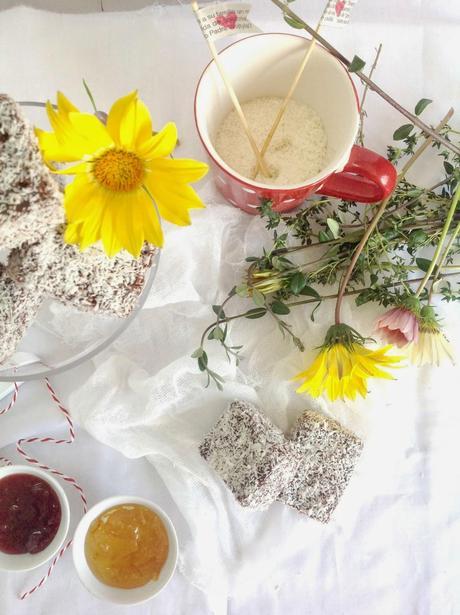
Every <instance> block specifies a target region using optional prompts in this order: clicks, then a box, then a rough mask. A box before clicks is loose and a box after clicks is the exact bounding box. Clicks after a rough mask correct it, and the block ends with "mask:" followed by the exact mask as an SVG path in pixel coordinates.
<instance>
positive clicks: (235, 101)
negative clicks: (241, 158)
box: [192, 0, 270, 177]
mask: <svg viewBox="0 0 460 615" xmlns="http://www.w3.org/2000/svg"><path fill="white" fill-rule="evenodd" d="M192 9H193V10H194V12H195V14H196V16H197V18H198V10H199V6H198V2H197V1H196V0H192ZM205 38H206V37H205ZM206 42H207V43H208V47H209V50H210V52H211V55H212V57H213V58H214V62H215V63H216V66H217V69H218V71H219V73H220V76H221V77H222V81H223V82H224V84H225V87H226V88H227V91H228V94H229V96H230V100H231V101H232V103H233V106H234V107H235V111H236V112H237V114H238V117H239V118H240V121H241V124H242V125H243V128H244V131H245V133H246V136H247V138H248V141H249V144H250V145H251V148H252V151H253V152H254V155H255V157H256V161H257V167H256V168H257V170H258V169H260V170H261V171H262V173H263V175H265V177H270V172H269V170H268V168H267V166H266V164H265V162H264V160H263V157H262V155H261V153H260V151H259V148H258V147H257V143H256V142H255V140H254V137H253V136H252V133H251V130H250V128H249V124H248V121H247V119H246V116H245V115H244V113H243V109H242V108H241V105H240V101H239V100H238V97H237V95H236V92H235V90H234V89H233V86H232V84H231V83H230V80H229V78H228V75H227V73H226V71H225V70H224V67H223V66H222V64H221V63H220V60H219V54H218V53H217V49H216V46H215V45H214V43H213V41H212V40H211V39H210V38H206Z"/></svg>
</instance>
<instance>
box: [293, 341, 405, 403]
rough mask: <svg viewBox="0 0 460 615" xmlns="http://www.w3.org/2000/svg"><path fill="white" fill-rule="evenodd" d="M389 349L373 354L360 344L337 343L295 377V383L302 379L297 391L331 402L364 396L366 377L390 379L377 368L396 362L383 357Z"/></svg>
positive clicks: (392, 358)
mask: <svg viewBox="0 0 460 615" xmlns="http://www.w3.org/2000/svg"><path fill="white" fill-rule="evenodd" d="M390 348H391V346H387V347H385V348H384V349H380V350H375V351H374V350H370V349H369V348H366V347H365V346H363V345H362V344H358V343H355V344H352V345H351V346H348V345H344V344H341V343H339V342H337V343H334V344H332V345H330V346H326V347H324V348H323V349H322V351H321V352H320V354H319V355H318V356H317V357H316V359H315V360H314V362H313V363H312V365H311V366H310V367H309V368H308V369H307V370H305V371H304V372H302V373H300V374H298V375H297V376H296V377H295V379H296V380H298V379H305V381H304V383H303V384H302V385H301V386H300V387H299V388H298V389H297V392H298V393H303V392H307V393H309V394H310V395H312V396H313V397H318V396H319V395H322V394H325V395H327V397H328V398H329V399H330V400H332V401H335V400H336V399H339V398H341V399H352V400H353V399H355V398H356V395H357V394H359V395H361V396H362V397H365V396H366V394H367V379H368V378H371V377H373V378H385V379H393V376H392V375H391V374H389V373H387V372H386V371H384V370H382V369H381V366H382V365H383V366H386V365H388V364H391V366H392V367H394V365H393V363H396V362H398V361H399V359H400V357H393V356H388V355H386V354H385V353H386V352H387V351H388V350H389V349H390Z"/></svg>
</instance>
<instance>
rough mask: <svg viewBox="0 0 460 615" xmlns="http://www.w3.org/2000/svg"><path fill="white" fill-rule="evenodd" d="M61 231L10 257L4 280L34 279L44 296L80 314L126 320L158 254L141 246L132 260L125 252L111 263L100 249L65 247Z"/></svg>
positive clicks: (151, 248)
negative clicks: (91, 313) (138, 254)
mask: <svg viewBox="0 0 460 615" xmlns="http://www.w3.org/2000/svg"><path fill="white" fill-rule="evenodd" d="M63 233H64V228H63V227H62V226H58V227H55V228H54V229H51V228H50V229H49V232H48V234H47V235H46V237H44V238H43V239H42V240H41V241H39V242H36V243H32V244H30V243H24V244H22V245H21V246H20V247H18V248H15V249H14V250H12V251H11V253H10V255H9V260H8V274H9V275H10V277H11V278H12V279H14V280H16V281H17V282H18V283H23V282H24V281H25V280H27V276H28V275H29V274H30V272H35V273H36V278H37V279H38V284H39V286H40V288H41V289H42V290H43V292H44V293H45V294H46V295H47V296H50V297H53V298H54V299H56V300H58V301H61V302H62V303H64V304H65V305H71V306H73V307H75V308H76V309H78V310H82V311H94V312H98V313H102V314H108V315H115V316H119V317H125V316H128V315H129V314H130V313H131V311H132V310H133V309H134V307H135V306H136V304H137V301H138V299H139V296H140V294H141V293H142V291H143V289H144V286H145V283H146V280H147V275H148V271H149V269H150V267H151V266H152V264H153V258H154V255H155V254H156V252H157V248H155V247H153V246H150V245H149V244H147V243H146V244H144V247H143V248H142V252H141V255H140V256H139V258H138V259H134V258H133V257H132V256H131V255H130V254H128V253H127V252H120V253H119V254H118V255H117V256H115V257H113V258H109V257H108V256H107V255H106V254H105V253H104V252H103V250H102V249H101V248H99V247H98V246H91V247H89V248H87V249H86V250H85V251H84V252H81V251H80V249H79V248H78V246H75V245H70V244H66V243H65V242H64V237H63Z"/></svg>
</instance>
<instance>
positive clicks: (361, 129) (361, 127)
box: [358, 43, 383, 145]
mask: <svg viewBox="0 0 460 615" xmlns="http://www.w3.org/2000/svg"><path fill="white" fill-rule="evenodd" d="M382 47H383V45H382V43H380V45H379V46H378V49H377V52H376V55H375V59H374V63H373V64H372V67H371V70H370V71H369V79H372V76H373V74H374V71H375V69H376V68H377V64H378V61H379V58H380V54H381V53H382ZM368 91H369V84H368V83H366V85H365V86H364V90H363V95H362V97H361V101H360V103H359V108H360V109H361V117H360V124H359V133H358V143H359V144H360V145H364V118H365V116H366V115H367V114H366V112H365V111H364V103H365V102H366V96H367V93H368Z"/></svg>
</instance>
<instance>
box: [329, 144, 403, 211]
mask: <svg viewBox="0 0 460 615" xmlns="http://www.w3.org/2000/svg"><path fill="white" fill-rule="evenodd" d="M397 175H398V174H397V172H396V169H395V167H394V166H393V165H392V164H391V162H389V161H388V160H387V159H386V158H384V157H383V156H380V155H379V154H376V153H375V152H373V151H372V150H370V149H367V148H365V147H361V146H360V145H353V147H352V149H351V155H350V158H349V160H348V162H347V164H346V165H345V167H344V169H343V171H340V172H338V173H333V174H332V175H330V176H329V177H328V178H327V179H326V181H325V182H324V184H323V185H322V186H321V188H320V189H319V190H318V192H319V193H320V194H324V195H325V196H333V197H338V198H340V199H345V200H347V201H358V202H359V203H377V202H378V201H383V199H385V198H386V197H387V196H389V195H390V194H391V193H392V191H393V189H394V187H395V185H396V179H397Z"/></svg>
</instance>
